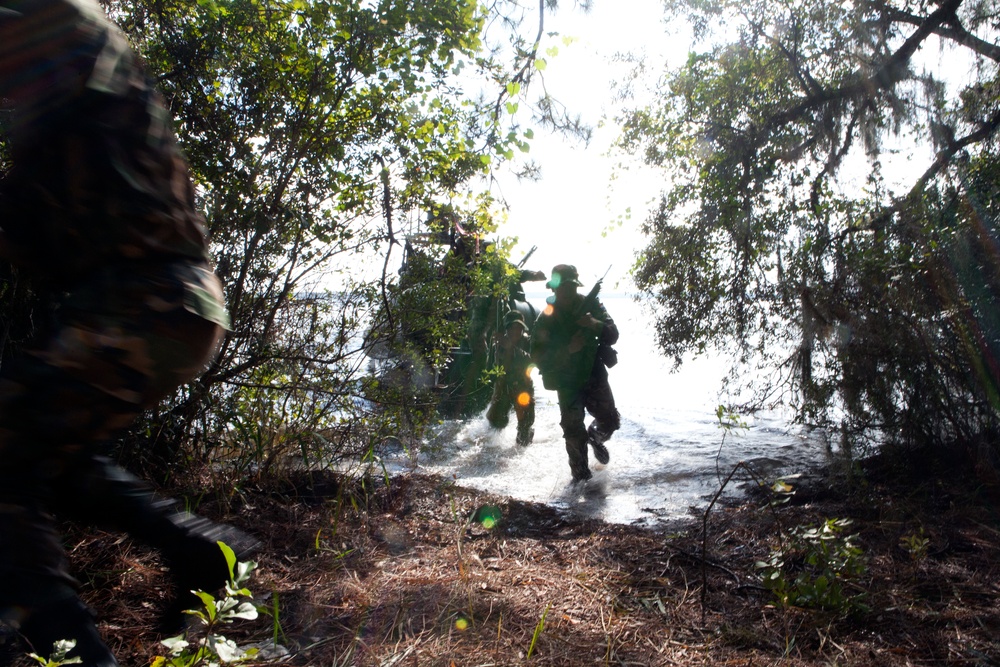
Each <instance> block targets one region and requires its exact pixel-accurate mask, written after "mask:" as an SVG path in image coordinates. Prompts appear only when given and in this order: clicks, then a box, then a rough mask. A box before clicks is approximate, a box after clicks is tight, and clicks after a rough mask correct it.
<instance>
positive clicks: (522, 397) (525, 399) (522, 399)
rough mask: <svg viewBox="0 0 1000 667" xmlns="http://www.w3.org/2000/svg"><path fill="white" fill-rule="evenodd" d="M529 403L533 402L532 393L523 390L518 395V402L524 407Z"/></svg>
mask: <svg viewBox="0 0 1000 667" xmlns="http://www.w3.org/2000/svg"><path fill="white" fill-rule="evenodd" d="M529 403H531V394H529V393H528V392H526V391H522V392H521V393H520V394H518V395H517V404H518V405H520V406H521V407H522V408H524V407H527V406H528V404H529Z"/></svg>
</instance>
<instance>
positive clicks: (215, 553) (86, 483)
mask: <svg viewBox="0 0 1000 667" xmlns="http://www.w3.org/2000/svg"><path fill="white" fill-rule="evenodd" d="M52 488H53V491H54V492H55V498H54V500H57V501H58V504H57V505H58V510H59V511H60V513H62V514H64V515H66V516H67V518H75V519H80V520H85V521H90V522H93V523H96V524H98V525H108V526H110V527H113V528H116V529H119V530H124V531H125V532H127V533H128V534H129V535H131V536H132V537H133V538H135V539H137V540H139V541H141V542H143V543H145V544H147V545H148V546H151V547H153V548H154V549H156V550H157V551H159V552H160V553H161V554H162V556H163V558H164V560H166V562H167V566H168V567H169V569H170V576H171V578H172V580H173V583H174V587H175V590H176V596H175V598H174V601H173V602H172V603H171V605H170V606H169V607H168V609H167V610H166V611H165V612H164V614H163V616H162V617H161V623H160V625H161V629H163V630H164V631H165V632H173V631H176V630H179V629H181V627H182V626H183V622H184V619H185V615H184V614H183V611H184V610H186V609H192V608H200V606H201V602H200V600H199V598H198V597H197V596H195V595H193V594H192V593H191V591H192V590H200V591H205V592H206V593H214V592H215V591H218V590H219V589H221V588H222V587H223V586H225V585H226V582H227V581H229V564H228V563H227V562H226V558H225V555H224V554H223V553H222V550H221V549H220V548H219V545H218V543H219V542H223V543H225V544H226V545H227V546H229V547H230V548H231V549H232V550H233V552H234V553H235V554H236V559H237V560H238V561H242V560H246V559H247V558H248V557H249V556H250V555H252V554H253V553H254V552H255V551H256V550H257V549H259V548H260V542H259V541H258V540H256V539H255V538H253V537H251V536H249V535H247V534H246V533H244V532H243V531H241V530H239V529H238V528H234V527H233V526H229V525H226V524H219V523H214V522H212V521H209V520H208V519H205V518H204V517H200V516H197V515H195V514H192V513H190V512H186V511H182V510H178V509H177V507H176V503H175V502H174V501H173V500H169V499H165V498H160V497H158V496H157V495H156V494H154V493H153V490H152V489H151V488H150V487H149V485H148V484H146V483H145V482H143V481H142V480H140V479H139V478H137V477H135V476H134V475H132V474H131V473H129V472H128V471H126V470H124V469H123V468H121V467H120V466H118V465H117V464H115V463H114V462H113V461H111V459H108V458H106V457H103V456H92V457H89V458H88V459H87V460H86V461H83V462H81V463H80V465H79V466H78V467H76V468H75V469H74V474H73V475H70V476H67V478H66V479H65V480H64V483H62V484H59V485H53V487H52Z"/></svg>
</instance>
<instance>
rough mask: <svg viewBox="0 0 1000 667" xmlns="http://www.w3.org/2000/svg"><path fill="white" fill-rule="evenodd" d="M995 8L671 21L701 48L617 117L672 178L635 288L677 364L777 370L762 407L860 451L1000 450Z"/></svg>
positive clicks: (822, 7)
mask: <svg viewBox="0 0 1000 667" xmlns="http://www.w3.org/2000/svg"><path fill="white" fill-rule="evenodd" d="M994 5H995V3H993V2H986V3H983V2H963V1H962V0H947V1H945V2H941V3H924V2H916V3H909V2H907V3H897V2H884V1H875V2H865V3H848V4H843V3H832V2H825V1H820V0H807V1H806V2H788V3H785V2H779V3H774V2H763V1H760V2H757V1H755V2H751V3H746V2H731V1H729V0H714V1H712V2H708V3H698V4H697V5H695V4H688V3H674V4H670V5H669V6H668V12H669V13H670V15H671V16H673V17H675V18H676V19H678V20H680V19H687V20H688V21H689V22H690V24H691V25H692V26H694V30H695V34H696V35H697V36H698V37H699V39H700V41H699V42H698V43H697V44H696V46H695V47H694V48H693V49H692V51H691V54H690V56H689V57H688V59H687V62H686V63H684V64H683V65H681V66H680V67H675V68H671V69H669V70H667V71H666V72H664V74H663V76H662V78H661V79H660V83H659V84H658V87H659V92H660V99H659V100H658V101H656V102H653V103H651V104H649V105H648V106H644V107H636V108H634V109H633V110H632V111H631V112H629V113H626V114H624V115H623V117H622V118H621V120H622V122H623V123H624V127H625V132H624V134H623V137H622V140H621V145H622V146H623V147H624V148H626V149H628V150H633V151H635V152H637V153H639V154H641V155H643V156H644V158H645V159H646V160H647V162H648V163H650V164H651V165H655V166H658V167H662V168H665V169H666V170H667V171H668V172H669V173H670V180H669V181H668V182H667V183H665V184H664V186H665V190H664V193H663V196H662V198H661V201H660V205H659V208H658V209H657V210H656V211H655V212H654V214H653V215H651V216H650V217H649V219H648V220H647V221H646V223H645V225H644V232H645V234H646V235H647V238H648V242H647V245H646V247H645V249H644V250H643V251H642V253H641V255H640V258H639V262H638V265H637V270H636V274H635V275H636V279H637V282H638V284H639V286H640V287H641V288H642V290H643V292H644V294H645V295H646V296H647V297H648V298H649V299H650V300H651V302H652V303H653V304H655V307H656V309H657V313H658V318H657V333H658V342H659V345H660V346H661V348H662V349H663V350H664V352H666V353H667V354H668V355H670V356H673V357H675V358H677V359H680V358H682V357H683V355H685V354H686V353H688V352H691V351H700V350H704V349H706V348H712V347H715V348H720V349H728V350H730V351H731V352H732V353H733V354H734V357H735V358H737V359H741V360H744V361H747V362H749V363H750V365H751V368H752V367H753V366H755V365H758V364H762V365H763V367H765V368H768V369H770V372H771V374H770V376H769V379H767V380H765V381H761V378H759V377H754V378H752V381H753V382H754V383H756V385H757V387H758V389H759V391H758V400H757V401H755V402H752V403H751V404H750V406H762V405H767V404H774V403H776V402H784V403H786V404H789V405H791V406H792V407H794V408H795V409H796V410H797V412H798V414H799V416H800V418H801V419H802V420H804V421H806V422H809V423H815V424H826V425H830V426H832V427H835V428H837V429H839V430H840V432H841V434H842V435H843V437H844V439H845V442H846V443H850V442H852V441H857V442H859V443H861V442H864V441H865V439H866V438H867V437H868V436H872V437H875V438H877V439H889V440H891V441H898V442H901V443H906V444H934V445H939V444H942V443H957V442H969V441H970V440H977V439H979V438H986V439H988V440H990V441H992V442H994V443H995V442H997V437H996V436H997V435H1000V404H998V403H997V401H996V399H995V396H996V388H995V387H996V381H997V377H998V376H997V375H996V373H995V371H994V370H990V369H989V367H990V363H991V362H990V359H992V358H994V357H995V356H996V352H997V351H998V350H1000V326H998V324H1000V323H998V322H997V321H996V319H995V318H994V317H993V315H992V313H993V312H995V311H996V308H995V304H996V300H997V297H998V296H1000V273H998V271H997V268H998V267H997V264H996V262H995V261H994V260H993V259H992V257H993V255H992V253H993V250H992V249H993V248H994V247H995V245H996V238H997V237H996V235H995V233H994V231H995V229H994V227H993V226H992V225H983V224H981V221H983V220H993V219H994V218H995V216H996V214H997V212H998V207H997V190H996V186H995V183H996V182H997V181H996V179H995V178H994V177H995V175H996V173H997V171H998V166H997V165H998V164H1000V155H998V153H997V150H996V142H995V137H996V134H997V129H998V127H1000V107H998V106H997V101H996V100H997V97H996V95H995V94H994V92H993V91H994V90H995V87H996V80H997V75H998V68H997V65H998V61H1000V48H998V44H997V42H998V39H997V38H998V35H1000V26H998V24H997V21H996V19H995V18H994V17H995V16H996V12H995V11H992V9H995V6H994ZM988 8H992V9H989V10H988ZM720 28H721V30H720ZM933 53H939V54H940V55H939V56H938V57H936V58H935V57H934V56H933V55H931V54H933ZM953 54H955V56H957V57H954V56H953ZM966 63H971V66H970V67H968V77H967V78H965V77H964V76H963V74H964V70H965V69H966V68H965V64H966ZM907 163H908V168H906V169H901V168H900V165H901V164H907ZM907 175H909V178H908V179H906V177H907ZM903 179H906V180H904V181H903V187H900V182H901V180H903ZM852 182H853V183H854V184H856V185H854V186H849V185H847V184H849V183H852ZM845 334H846V335H845ZM969 368H973V369H976V372H973V373H969V372H968V369H969ZM988 449H990V450H992V451H993V454H992V455H991V456H995V455H996V454H997V449H996V447H995V446H991V447H989V448H988Z"/></svg>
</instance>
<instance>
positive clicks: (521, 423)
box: [514, 384, 535, 446]
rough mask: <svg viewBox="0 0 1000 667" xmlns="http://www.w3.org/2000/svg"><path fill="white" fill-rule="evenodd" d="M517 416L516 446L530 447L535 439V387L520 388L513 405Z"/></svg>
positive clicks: (530, 385)
mask: <svg viewBox="0 0 1000 667" xmlns="http://www.w3.org/2000/svg"><path fill="white" fill-rule="evenodd" d="M514 412H515V414H516V415H517V444H519V445H521V446H526V445H530V444H531V441H532V440H534V439H535V428H534V427H535V386H534V384H528V385H527V386H526V387H521V389H520V391H519V392H518V394H517V397H516V399H515V403H514Z"/></svg>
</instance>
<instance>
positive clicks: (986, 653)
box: [0, 461, 1000, 667]
mask: <svg viewBox="0 0 1000 667" xmlns="http://www.w3.org/2000/svg"><path fill="white" fill-rule="evenodd" d="M927 466H936V468H934V469H935V470H938V471H939V474H938V475H937V478H936V479H937V480H939V481H933V482H926V481H922V480H923V479H924V477H925V475H924V474H923V473H924V472H926V469H927ZM949 466H950V467H949ZM911 470H912V472H913V474H910V472H908V471H900V470H899V469H897V468H890V467H888V466H886V465H884V464H875V465H869V466H868V467H867V469H866V470H865V471H864V472H860V473H858V474H856V475H855V476H854V478H853V480H852V482H851V483H850V484H848V483H847V481H846V479H844V478H843V477H842V476H833V477H823V478H822V479H820V480H819V481H814V482H811V483H809V484H804V485H802V486H801V487H800V488H794V487H793V489H792V490H793V491H794V493H792V494H791V495H790V496H788V498H789V500H788V502H785V503H783V504H778V505H775V504H774V500H775V499H776V496H774V495H772V494H769V493H766V492H759V493H752V494H751V495H750V497H748V498H746V499H745V500H743V501H741V502H739V503H728V504H726V505H725V506H721V505H717V506H715V507H714V508H713V509H712V511H711V512H710V513H709V514H708V516H707V522H703V519H704V515H703V513H699V514H693V515H692V519H691V520H690V521H688V522H685V523H683V524H680V525H677V526H675V527H671V528H669V529H663V530H657V531H652V530H649V529H643V528H637V527H631V526H622V525H609V524H604V523H600V522H595V521H579V520H572V519H570V518H567V517H566V516H564V515H561V514H560V513H558V512H557V511H555V510H553V509H551V508H547V507H544V506H540V505H535V504H530V503H524V502H518V501H514V500H511V499H507V498H498V497H493V496H490V495H489V494H485V493H480V492H477V491H473V490H469V489H465V488H461V487H458V486H456V485H455V484H454V483H453V482H451V481H449V480H446V479H439V478H432V477H421V476H409V477H403V478H399V479H396V480H394V481H393V482H392V484H391V485H390V486H388V487H386V486H385V484H384V483H381V482H372V481H369V482H368V483H367V484H363V483H359V482H352V483H350V485H347V486H344V485H341V484H339V483H338V481H337V479H336V478H334V477H332V476H330V475H328V474H318V473H317V474H313V475H303V476H301V477H300V478H297V479H286V480H284V481H283V482H282V483H280V484H273V485H271V486H270V488H258V489H254V490H246V489H244V490H243V491H242V492H241V493H239V494H234V495H231V496H229V497H226V498H222V497H218V496H216V497H213V498H212V499H211V500H210V501H209V500H205V501H203V502H202V503H201V505H200V506H199V508H198V509H199V512H201V513H204V514H206V515H209V516H213V517H215V518H221V519H224V520H226V521H229V522H231V523H234V524H236V525H238V526H240V527H242V528H244V529H245V530H247V531H249V532H251V533H253V534H254V535H256V536H258V537H259V538H260V539H261V540H262V541H263V542H264V544H265V546H264V548H263V549H262V551H261V552H260V553H259V554H258V555H257V557H256V558H257V560H258V561H259V563H260V569H259V571H258V572H257V573H256V574H255V576H254V578H253V579H252V580H251V581H250V583H249V588H250V589H251V590H252V591H253V592H254V594H255V600H256V601H257V602H258V603H260V604H262V605H264V606H266V607H268V608H269V609H272V610H273V609H277V614H276V618H274V617H273V616H274V615H272V616H271V617H269V616H266V615H262V616H260V617H259V618H258V619H257V620H255V621H239V622H237V623H235V624H234V625H233V626H232V627H231V628H227V631H226V632H225V634H226V636H228V637H230V638H232V639H235V640H236V641H237V642H239V643H240V644H241V645H244V644H248V643H252V642H259V641H266V640H269V639H273V638H277V643H278V644H279V645H281V646H282V647H284V648H285V649H286V650H287V653H286V654H285V655H283V656H281V657H273V658H268V659H266V660H262V661H260V663H258V664H286V665H316V666H324V667H333V666H339V665H379V666H384V667H389V666H393V665H399V666H401V667H402V666H406V665H445V666H450V665H456V666H472V665H479V666H486V665H521V664H532V665H595V664H600V665H703V664H704V665H740V666H750V665H789V666H791V665H824V666H829V665H963V666H965V665H970V666H971V665H977V666H978V665H983V666H985V665H1000V577H998V574H1000V512H998V508H1000V504H997V499H998V497H1000V496H998V495H997V494H996V493H990V492H988V491H987V490H985V489H984V488H983V487H982V486H980V485H979V484H978V482H976V481H975V480H976V478H975V475H974V474H972V473H970V472H967V471H965V470H964V469H963V468H961V466H954V465H952V464H946V463H944V462H941V461H930V462H921V463H920V465H915V466H913V467H912V469H911ZM848 488H850V489H851V492H850V493H847V492H845V489H848ZM223 508H225V511H223ZM477 510H478V512H477ZM484 517H486V518H487V520H485V521H483V520H482V519H483V518H484ZM832 518H838V519H844V518H849V519H851V520H852V522H853V523H852V524H851V526H850V527H849V531H850V533H852V534H857V544H858V546H859V547H860V549H861V553H862V554H863V555H862V556H861V557H860V558H861V560H860V561H859V562H862V563H863V567H862V568H861V570H860V572H859V573H858V575H857V577H855V578H854V579H851V580H849V581H847V582H846V585H845V592H844V595H845V596H847V597H848V598H849V599H850V601H851V602H850V604H848V605H846V606H845V607H842V608H841V609H840V610H839V612H838V611H817V610H810V609H805V608H800V607H796V606H789V605H780V604H777V603H776V599H775V597H774V596H773V594H772V593H771V592H770V591H768V590H766V589H765V588H764V587H763V586H762V578H761V569H760V568H759V567H757V566H756V563H758V562H759V561H766V560H767V559H768V558H769V557H770V556H771V554H772V551H773V550H774V549H776V548H777V547H778V545H779V544H787V543H788V542H787V540H788V539H789V536H790V535H791V534H792V531H793V528H794V527H795V526H800V525H803V526H814V525H818V524H819V523H820V522H822V521H824V520H826V519H832ZM489 519H494V520H495V524H494V525H491V521H490V520H489ZM703 529H707V530H703ZM67 548H68V550H69V553H70V557H71V558H72V560H73V563H74V567H75V571H76V573H77V576H78V577H79V578H80V579H81V581H82V582H83V592H84V596H85V599H86V600H87V602H89V603H90V604H91V605H92V606H93V607H94V608H95V609H96V610H97V612H98V614H99V619H100V627H101V630H102V632H103V633H104V635H105V637H106V638H107V639H108V641H109V643H110V645H111V646H112V647H113V648H114V650H115V651H116V653H117V655H118V656H119V658H120V660H121V661H122V664H123V665H126V666H139V665H149V664H150V662H151V660H152V658H153V657H154V656H156V655H162V654H164V653H165V649H164V647H163V646H162V645H160V644H159V640H160V639H161V638H162V637H160V636H159V635H157V634H156V632H155V631H154V629H153V628H154V621H155V618H156V612H157V610H158V609H160V608H162V607H163V605H164V603H165V601H166V599H167V597H168V596H169V595H170V588H169V586H168V579H167V576H166V573H165V570H164V568H163V567H162V565H161V564H160V562H159V561H158V560H157V557H156V555H155V554H154V553H153V552H150V551H148V550H146V549H144V548H141V547H138V546H136V545H134V544H133V543H132V542H130V541H129V540H128V539H127V538H124V537H121V536H119V535H117V534H112V533H105V532H101V531H95V530H87V531H82V530H79V529H72V530H70V531H69V532H68V533H67ZM789 567H792V568H793V570H790V571H794V567H795V564H794V563H792V564H790V565H789ZM801 567H803V565H802V563H800V564H799V568H800V569H801ZM5 651H6V660H4V656H0V662H7V663H8V664H10V662H11V661H12V662H13V664H15V665H17V666H19V667H20V666H21V665H28V664H32V663H29V662H28V661H27V659H25V658H23V657H17V654H16V653H15V652H14V649H12V648H11V646H10V645H9V643H8V646H7V647H6V649H5Z"/></svg>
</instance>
